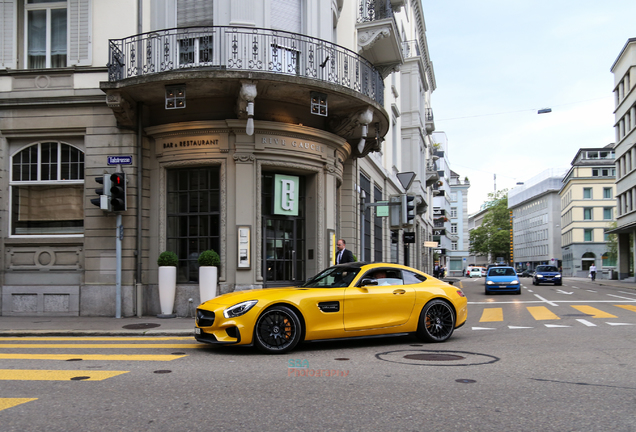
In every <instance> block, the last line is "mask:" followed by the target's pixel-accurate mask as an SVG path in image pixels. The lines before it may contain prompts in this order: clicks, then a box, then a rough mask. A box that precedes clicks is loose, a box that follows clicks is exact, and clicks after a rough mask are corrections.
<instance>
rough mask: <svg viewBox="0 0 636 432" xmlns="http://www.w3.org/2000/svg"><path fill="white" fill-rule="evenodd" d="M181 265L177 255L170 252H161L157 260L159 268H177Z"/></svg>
mask: <svg viewBox="0 0 636 432" xmlns="http://www.w3.org/2000/svg"><path fill="white" fill-rule="evenodd" d="M178 263H179V258H178V257H177V254H176V253H174V252H170V251H165V252H161V254H160V255H159V258H158V259H157V265H159V267H176V266H177V264H178Z"/></svg>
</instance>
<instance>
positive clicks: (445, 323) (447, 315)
mask: <svg viewBox="0 0 636 432" xmlns="http://www.w3.org/2000/svg"><path fill="white" fill-rule="evenodd" d="M454 330H455V311H454V310H453V307H452V306H451V305H449V304H448V303H446V302H445V301H444V300H440V299H434V300H431V301H430V302H428V303H426V305H425V306H424V308H422V313H421V314H420V322H419V326H418V327H417V336H418V337H419V338H420V339H422V340H423V341H426V342H444V341H445V340H447V339H448V338H449V337H451V335H452V334H453V331H454Z"/></svg>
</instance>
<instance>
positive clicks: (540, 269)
mask: <svg viewBox="0 0 636 432" xmlns="http://www.w3.org/2000/svg"><path fill="white" fill-rule="evenodd" d="M542 283H551V284H554V285H563V280H562V278H561V273H559V269H558V268H556V267H555V266H551V265H540V266H537V268H536V270H535V272H534V276H533V277H532V285H540V284H542Z"/></svg>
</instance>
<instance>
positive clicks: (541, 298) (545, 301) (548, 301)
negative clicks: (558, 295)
mask: <svg viewBox="0 0 636 432" xmlns="http://www.w3.org/2000/svg"><path fill="white" fill-rule="evenodd" d="M534 296H535V297H536V298H538V299H539V300H542V301H543V302H544V303H547V304H549V305H550V306H558V304H556V303H554V302H551V301H550V300H546V299H544V298H543V297H541V296H540V295H539V294H535V295H534Z"/></svg>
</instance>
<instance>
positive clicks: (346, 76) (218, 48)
mask: <svg viewBox="0 0 636 432" xmlns="http://www.w3.org/2000/svg"><path fill="white" fill-rule="evenodd" d="M195 68H200V69H204V70H210V69H212V70H213V69H219V70H224V71H249V72H265V73H273V74H281V75H291V76H296V77H301V78H306V79H311V80H317V81H323V82H327V83H332V84H337V85H340V86H343V87H346V88H348V89H350V90H353V91H356V92H358V93H360V94H362V95H364V96H367V97H370V98H372V99H373V100H375V101H376V102H377V103H379V104H380V105H383V104H384V82H383V81H382V76H381V75H380V73H379V72H378V71H377V70H376V69H375V67H374V66H373V65H372V64H371V63H370V62H369V61H368V60H366V59H364V58H363V57H361V56H360V55H358V54H357V53H355V52H353V51H351V50H348V49H346V48H344V47H341V46H339V45H336V44H333V43H331V42H327V41H324V40H321V39H316V38H312V37H309V36H305V35H301V34H296V33H289V32H285V31H279V30H269V29H257V28H243V27H218V26H215V27H188V28H175V29H166V30H161V31H155V32H149V33H143V34H139V35H135V36H129V37H127V38H123V39H111V40H110V41H109V62H108V80H109V81H111V82H114V81H120V80H124V79H127V78H132V77H141V76H147V75H153V74H160V73H165V72H169V71H174V70H186V69H195Z"/></svg>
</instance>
